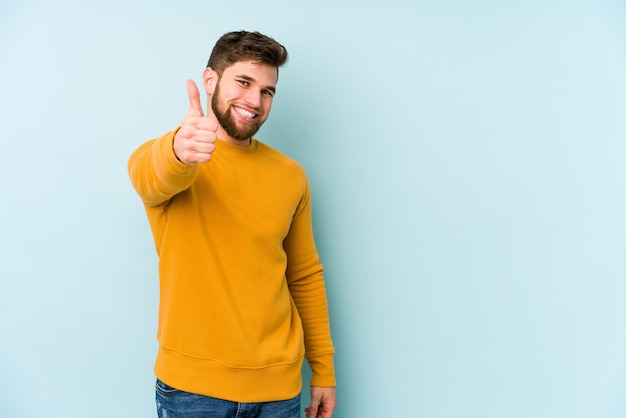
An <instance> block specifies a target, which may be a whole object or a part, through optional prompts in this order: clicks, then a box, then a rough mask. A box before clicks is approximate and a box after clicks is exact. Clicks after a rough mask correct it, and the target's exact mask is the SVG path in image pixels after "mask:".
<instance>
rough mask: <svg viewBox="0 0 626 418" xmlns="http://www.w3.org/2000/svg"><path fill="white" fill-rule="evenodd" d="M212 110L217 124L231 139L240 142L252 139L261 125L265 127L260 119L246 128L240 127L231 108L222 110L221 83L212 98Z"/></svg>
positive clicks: (227, 107)
mask: <svg viewBox="0 0 626 418" xmlns="http://www.w3.org/2000/svg"><path fill="white" fill-rule="evenodd" d="M211 108H212V109H213V114H215V117H216V118H217V122H218V123H219V124H220V125H221V126H222V128H223V129H224V131H226V133H227V134H228V135H229V136H230V137H231V138H233V139H236V140H238V141H247V140H249V139H251V138H252V137H253V136H254V134H256V133H257V132H258V131H259V129H260V128H261V125H263V121H262V120H261V119H260V118H259V119H257V120H255V121H254V122H253V123H248V124H245V126H244V127H239V126H238V125H237V120H236V119H235V117H234V116H233V114H232V112H231V110H230V107H229V106H226V108H225V109H220V86H219V83H218V84H217V86H216V87H215V91H214V92H213V97H212V98H211ZM257 118H258V116H257Z"/></svg>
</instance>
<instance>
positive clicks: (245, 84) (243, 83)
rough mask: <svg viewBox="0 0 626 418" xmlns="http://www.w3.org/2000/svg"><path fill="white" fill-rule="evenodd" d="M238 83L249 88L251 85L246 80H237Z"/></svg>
mask: <svg viewBox="0 0 626 418" xmlns="http://www.w3.org/2000/svg"><path fill="white" fill-rule="evenodd" d="M237 82H238V83H239V84H241V85H242V86H245V87H248V86H249V85H250V83H248V82H247V81H246V80H237Z"/></svg>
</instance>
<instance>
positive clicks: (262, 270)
mask: <svg viewBox="0 0 626 418" xmlns="http://www.w3.org/2000/svg"><path fill="white" fill-rule="evenodd" d="M175 132H176V131H172V132H169V133H167V134H165V135H164V136H163V137H161V138H158V139H155V140H152V141H148V142H147V143H145V144H143V145H142V146H140V147H139V148H138V149H137V150H136V151H135V152H134V153H133V155H132V156H131V158H130V160H129V164H128V169H129V174H130V178H131V182H132V184H133V186H134V187H135V190H136V191H137V193H138V194H139V196H140V197H141V199H142V201H143V203H144V206H145V209H146V213H147V216H148V220H149V222H150V227H151V229H152V233H153V237H154V243H155V245H156V250H157V253H158V255H159V276H160V304H159V325H158V333H157V334H158V340H159V351H158V354H157V360H156V364H155V373H156V375H157V377H158V378H159V379H161V380H162V381H163V382H165V383H167V384H168V385H171V386H173V387H176V388H177V389H181V390H184V391H187V392H192V393H198V394H203V395H208V396H212V397H216V398H221V399H227V400H231V401H235V402H265V401H275V400H284V399H290V398H293V397H295V396H296V395H297V394H298V393H299V392H300V391H301V389H302V375H301V369H302V362H303V357H304V355H305V352H306V358H307V360H308V362H309V365H310V366H311V370H312V372H313V377H312V380H311V385H312V386H335V377H334V367H333V353H334V348H333V344H332V341H331V336H330V326H329V321H328V308H327V300H326V290H325V286H324V279H323V268H322V265H321V263H320V261H319V257H318V253H317V250H316V247H315V241H314V238H313V230H312V222H311V200H310V197H311V196H310V190H309V185H308V181H307V178H306V175H305V173H304V171H303V170H302V168H301V167H300V165H299V164H298V163H296V162H295V161H294V160H292V159H290V158H288V157H286V156H285V155H283V154H281V153H279V152H278V151H276V150H274V149H273V148H271V147H269V146H267V145H265V144H263V143H261V142H259V141H257V140H254V139H253V140H252V143H251V145H250V146H247V147H244V146H238V145H234V144H230V143H228V142H225V141H221V140H218V141H217V143H216V150H215V152H214V153H213V155H212V158H211V161H209V162H208V163H204V164H198V165H196V166H187V165H185V164H183V163H182V162H180V161H179V160H178V159H177V158H176V156H175V154H174V151H173V148H172V142H173V138H174V134H175ZM305 347H306V351H305Z"/></svg>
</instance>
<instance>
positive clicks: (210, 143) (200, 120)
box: [173, 80, 218, 165]
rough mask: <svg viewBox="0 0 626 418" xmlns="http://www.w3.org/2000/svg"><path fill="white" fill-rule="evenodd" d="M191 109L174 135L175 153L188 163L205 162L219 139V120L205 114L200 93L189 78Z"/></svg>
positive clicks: (188, 90) (188, 92) (188, 91)
mask: <svg viewBox="0 0 626 418" xmlns="http://www.w3.org/2000/svg"><path fill="white" fill-rule="evenodd" d="M187 95H188V96H189V111H188V112H187V114H186V115H185V116H184V117H183V120H182V122H181V125H180V129H179V130H178V131H177V132H176V135H174V144H173V148H174V153H175V154H176V157H177V158H178V159H179V160H180V161H182V162H183V163H185V164H187V165H194V164H198V163H205V162H207V161H209V160H210V159H211V155H212V154H213V151H214V150H215V141H216V140H217V129H218V125H217V122H216V121H214V120H213V119H209V118H207V117H205V116H204V112H203V110H202V105H201V103H200V93H199V91H198V87H197V86H196V83H194V82H193V80H187Z"/></svg>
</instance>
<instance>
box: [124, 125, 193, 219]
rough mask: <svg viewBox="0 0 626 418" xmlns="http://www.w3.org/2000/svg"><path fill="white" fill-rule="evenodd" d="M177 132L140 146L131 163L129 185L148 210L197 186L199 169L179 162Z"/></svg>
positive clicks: (131, 157)
mask: <svg viewBox="0 0 626 418" xmlns="http://www.w3.org/2000/svg"><path fill="white" fill-rule="evenodd" d="M177 131H178V128H177V129H176V130H174V131H171V132H168V133H166V134H165V135H163V136H162V137H160V138H157V139H153V140H151V141H148V142H146V143H144V144H143V145H141V146H140V147H139V148H137V150H136V151H135V152H134V153H133V154H132V155H131V156H130V159H129V160H128V174H129V176H130V181H131V183H132V185H133V187H134V188H135V190H136V191H137V194H138V195H139V197H141V200H142V201H143V202H144V204H145V205H147V206H151V207H154V206H159V205H161V204H163V203H166V202H167V201H169V200H170V199H171V198H172V197H174V196H175V195H177V194H178V193H180V192H182V191H183V190H186V189H187V188H188V187H189V186H191V184H192V183H193V182H194V180H195V178H196V175H197V173H198V167H197V166H189V165H186V164H184V163H183V162H181V161H180V160H178V158H176V154H174V149H173V147H172V144H173V141H174V135H175V134H176V132H177Z"/></svg>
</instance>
